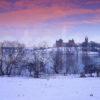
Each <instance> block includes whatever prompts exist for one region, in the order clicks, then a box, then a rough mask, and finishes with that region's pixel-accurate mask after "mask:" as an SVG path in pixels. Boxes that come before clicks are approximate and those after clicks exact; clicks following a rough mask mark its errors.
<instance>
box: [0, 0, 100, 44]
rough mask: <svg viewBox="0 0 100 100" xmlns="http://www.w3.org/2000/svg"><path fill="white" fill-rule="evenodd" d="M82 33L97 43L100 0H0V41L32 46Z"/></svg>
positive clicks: (79, 38)
mask: <svg viewBox="0 0 100 100" xmlns="http://www.w3.org/2000/svg"><path fill="white" fill-rule="evenodd" d="M85 36H88V37H89V39H90V40H93V41H96V42H100V0H0V41H3V40H11V41H17V40H18V41H20V42H23V43H25V44H26V45H27V46H32V45H33V44H38V43H40V42H42V41H46V42H48V44H53V43H54V42H55V41H56V39H59V38H62V39H64V41H65V42H66V41H68V40H69V39H72V38H74V39H75V41H76V42H82V41H83V40H84V37H85Z"/></svg>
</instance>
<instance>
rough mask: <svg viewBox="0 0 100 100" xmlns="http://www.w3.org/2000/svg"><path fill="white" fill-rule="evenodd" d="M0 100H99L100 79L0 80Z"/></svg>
mask: <svg viewBox="0 0 100 100" xmlns="http://www.w3.org/2000/svg"><path fill="white" fill-rule="evenodd" d="M0 100H100V78H83V79H82V78H68V77H58V78H51V79H49V80H47V79H32V78H30V79H28V78H7V77H5V78H0Z"/></svg>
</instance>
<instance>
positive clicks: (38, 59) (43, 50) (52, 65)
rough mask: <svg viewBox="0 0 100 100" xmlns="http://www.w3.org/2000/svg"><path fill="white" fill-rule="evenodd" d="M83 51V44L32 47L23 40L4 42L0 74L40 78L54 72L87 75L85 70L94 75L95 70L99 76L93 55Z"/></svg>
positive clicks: (0, 55) (0, 58) (0, 60)
mask: <svg viewBox="0 0 100 100" xmlns="http://www.w3.org/2000/svg"><path fill="white" fill-rule="evenodd" d="M5 44H6V45H5ZM80 51H81V50H80V48H79V47H55V48H48V47H46V46H45V45H43V46H39V47H32V48H31V49H29V48H26V47H25V45H23V44H21V43H13V42H11V43H10V42H7V43H4V42H3V43H1V46H0V76H29V77H34V78H39V77H42V76H46V75H54V74H63V75H67V74H81V76H84V75H83V74H84V73H89V74H90V75H91V76H92V73H94V72H97V75H98V76H99V69H95V68H96V67H95V65H94V64H92V63H91V62H93V61H92V60H93V59H92V58H91V56H90V55H89V53H88V51H85V52H83V51H82V52H81V54H80ZM79 61H80V62H79ZM81 61H82V65H83V69H82V66H81ZM93 68H94V69H93Z"/></svg>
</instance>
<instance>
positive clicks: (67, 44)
mask: <svg viewBox="0 0 100 100" xmlns="http://www.w3.org/2000/svg"><path fill="white" fill-rule="evenodd" d="M74 46H76V44H75V42H74V39H72V40H69V41H68V42H63V40H62V39H59V40H57V41H56V47H74Z"/></svg>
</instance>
